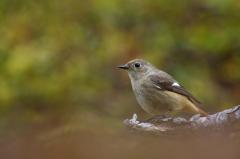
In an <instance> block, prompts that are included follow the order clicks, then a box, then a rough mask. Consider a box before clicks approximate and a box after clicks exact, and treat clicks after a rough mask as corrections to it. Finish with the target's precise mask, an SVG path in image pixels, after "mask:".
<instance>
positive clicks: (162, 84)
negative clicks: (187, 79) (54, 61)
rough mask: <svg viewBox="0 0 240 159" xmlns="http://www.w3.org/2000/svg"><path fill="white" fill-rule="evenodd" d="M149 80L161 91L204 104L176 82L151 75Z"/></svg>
mask: <svg viewBox="0 0 240 159" xmlns="http://www.w3.org/2000/svg"><path fill="white" fill-rule="evenodd" d="M148 79H149V80H150V81H151V82H152V83H153V84H154V85H155V86H156V87H157V88H158V89H161V90H166V91H171V92H174V93H178V94H181V95H184V96H186V97H188V98H192V99H193V100H195V101H196V102H197V103H199V104H202V103H201V102H200V101H199V100H197V99H196V98H195V97H194V96H193V95H192V94H191V93H189V92H188V91H187V90H186V89H185V88H184V87H183V86H182V85H181V84H179V83H178V82H176V81H172V80H170V79H167V78H163V77H160V76H159V75H150V76H149V77H148Z"/></svg>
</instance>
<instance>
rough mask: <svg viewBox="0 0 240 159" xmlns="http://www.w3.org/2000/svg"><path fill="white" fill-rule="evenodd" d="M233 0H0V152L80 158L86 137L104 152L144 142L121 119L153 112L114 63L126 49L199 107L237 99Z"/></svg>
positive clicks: (239, 65) (215, 107) (239, 46)
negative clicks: (185, 91)
mask: <svg viewBox="0 0 240 159" xmlns="http://www.w3.org/2000/svg"><path fill="white" fill-rule="evenodd" d="M239 10H240V3H239V1H237V0H222V1H215V0H201V1H200V0H184V1H179V0H171V1H166V0H161V1H152V0H149V1H140V0H68V1H64V0H51V1H48V0H12V1H9V0H1V2H0V19H1V23H0V130H1V132H0V134H1V137H0V146H1V151H0V154H2V155H3V156H5V158H8V157H9V158H11V157H12V158H15V157H17V158H21V157H23V158H28V157H29V158H31V157H33V156H34V157H35V158H36V157H39V158H41V155H45V156H44V158H48V157H49V158H51V157H53V156H58V158H69V157H70V156H71V157H70V158H75V157H77V158H79V157H80V158H81V157H82V158H84V156H85V158H87V157H93V156H89V153H87V152H88V151H89V152H90V150H89V149H88V148H90V147H91V148H92V145H94V144H96V145H95V147H94V148H93V149H94V150H96V152H100V151H101V153H104V152H106V154H107V153H109V152H108V150H109V149H111V150H119V149H121V147H124V151H126V150H129V149H130V150H131V149H138V148H139V147H138V146H139V145H141V144H140V143H141V142H142V143H148V142H149V139H146V138H141V137H135V136H129V134H128V132H127V131H126V129H125V128H124V125H123V121H124V120H125V119H127V118H131V117H132V115H133V113H137V114H138V116H139V119H146V118H148V117H151V116H150V115H148V114H147V113H145V112H144V111H143V110H142V109H141V107H140V106H139V105H138V104H137V101H136V99H135V96H134V94H133V92H132V88H131V84H130V80H129V78H128V76H127V73H126V72H125V71H124V70H120V69H118V68H117V66H119V65H123V64H126V63H127V62H128V61H129V60H132V59H134V58H142V59H145V60H147V61H149V62H151V63H152V64H153V65H155V66H156V67H157V68H159V69H161V70H163V71H165V72H167V73H169V74H170V75H172V76H173V77H174V78H175V79H176V80H178V81H179V82H180V83H181V84H182V85H183V86H184V87H185V88H187V89H188V91H189V92H191V93H192V94H193V95H194V96H195V97H197V99H199V100H200V101H201V102H202V103H203V104H202V105H200V107H201V108H202V109H203V110H205V111H206V112H218V111H222V110H224V109H227V108H231V107H234V106H236V105H238V104H240V91H239V89H240V82H239V81H240V71H239V69H240V14H239ZM178 115H180V116H185V115H186V114H178ZM133 138H134V139H133ZM88 139H89V140H88ZM150 140H151V146H149V147H148V148H149V149H154V147H155V146H154V145H156V144H161V143H165V142H162V140H161V141H160V139H159V140H157V141H155V140H153V139H150ZM152 141H154V142H152ZM139 142H140V143H139ZM167 143H168V142H167ZM196 143H198V142H196ZM86 145H87V146H86ZM103 145H105V146H106V147H107V148H108V150H107V149H104V148H103V147H104V146H103ZM158 146H162V147H165V146H166V145H165V146H163V145H158ZM83 147H84V148H83ZM179 147H180V146H179ZM189 147H192V146H189ZM233 147H234V146H233ZM29 148H31V149H30V150H31V153H30V154H29ZM41 148H43V149H44V150H46V152H45V151H44V152H45V153H41V155H40V153H37V152H39V151H38V150H39V149H41ZM48 150H49V151H48ZM87 150H88V151H87ZM145 150H146V149H145ZM168 150H169V151H168ZM56 151H59V152H60V153H56V154H55V153H50V152H56ZM113 152H115V151H113ZM113 152H112V154H113ZM166 152H171V150H170V149H167V150H166ZM36 154H38V155H36ZM90 154H91V153H90ZM106 154H105V155H106ZM116 154H121V153H116ZM166 154H167V153H166ZM179 154H181V153H179ZM231 154H232V153H231ZM91 155H92V154H91ZM129 155H130V156H131V154H129ZM27 156H28V157H27ZM120 156H121V155H120ZM105 157H106V156H105ZM122 157H123V156H122ZM219 157H224V156H221V155H220V156H219Z"/></svg>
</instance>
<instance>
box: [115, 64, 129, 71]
mask: <svg viewBox="0 0 240 159" xmlns="http://www.w3.org/2000/svg"><path fill="white" fill-rule="evenodd" d="M118 68H121V69H125V70H127V69H128V68H129V67H128V66H125V65H123V66H118Z"/></svg>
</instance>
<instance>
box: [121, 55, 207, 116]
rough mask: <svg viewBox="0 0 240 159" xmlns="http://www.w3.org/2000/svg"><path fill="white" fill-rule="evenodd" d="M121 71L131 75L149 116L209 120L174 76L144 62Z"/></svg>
mask: <svg viewBox="0 0 240 159" xmlns="http://www.w3.org/2000/svg"><path fill="white" fill-rule="evenodd" d="M118 68H121V69H125V70H126V71H127V73H128V76H129V78H130V80H131V85H132V89H133V92H134V94H135V97H136V99H137V101H138V103H139V105H140V106H141V107H142V108H143V110H145V111H146V112H147V113H149V114H151V115H154V116H162V117H166V115H167V114H169V113H170V112H174V111H180V112H181V111H182V112H187V113H190V114H201V115H202V116H208V113H206V112H205V111H203V110H202V109H200V108H199V107H198V106H196V104H195V103H194V102H196V103H198V104H201V102H200V101H199V100H198V99H197V98H195V97H194V96H193V95H192V94H191V93H189V92H188V91H187V90H186V89H185V88H184V87H183V86H182V85H181V84H180V83H179V82H177V81H176V80H175V79H174V78H173V77H172V76H171V75H169V74H167V73H166V72H164V71H162V70H159V69H157V68H156V67H155V66H153V65H152V64H151V63H149V62H147V61H145V60H143V59H134V60H131V61H129V62H128V63H127V64H126V65H122V66H118ZM193 101H194V102H193Z"/></svg>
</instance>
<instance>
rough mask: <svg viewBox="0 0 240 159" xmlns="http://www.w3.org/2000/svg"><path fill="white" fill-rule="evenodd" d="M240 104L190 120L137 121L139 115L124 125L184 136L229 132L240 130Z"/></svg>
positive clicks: (144, 131)
mask: <svg viewBox="0 0 240 159" xmlns="http://www.w3.org/2000/svg"><path fill="white" fill-rule="evenodd" d="M239 124H240V105H238V106H236V107H233V108H231V109H227V110H224V111H222V112H218V113H216V114H212V115H209V116H207V117H201V116H200V114H197V115H194V116H193V117H191V118H190V119H189V120H186V119H184V118H181V117H175V118H173V117H166V118H160V117H154V118H152V119H151V120H149V121H148V122H140V121H137V115H136V114H134V115H133V118H132V119H126V120H125V121H124V125H125V126H126V127H127V128H128V130H129V131H130V132H133V133H137V134H145V135H149V134H151V135H158V136H183V135H206V134H214V135H216V134H224V135H226V134H229V135H233V134H235V133H236V132H240V126H239Z"/></svg>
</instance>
